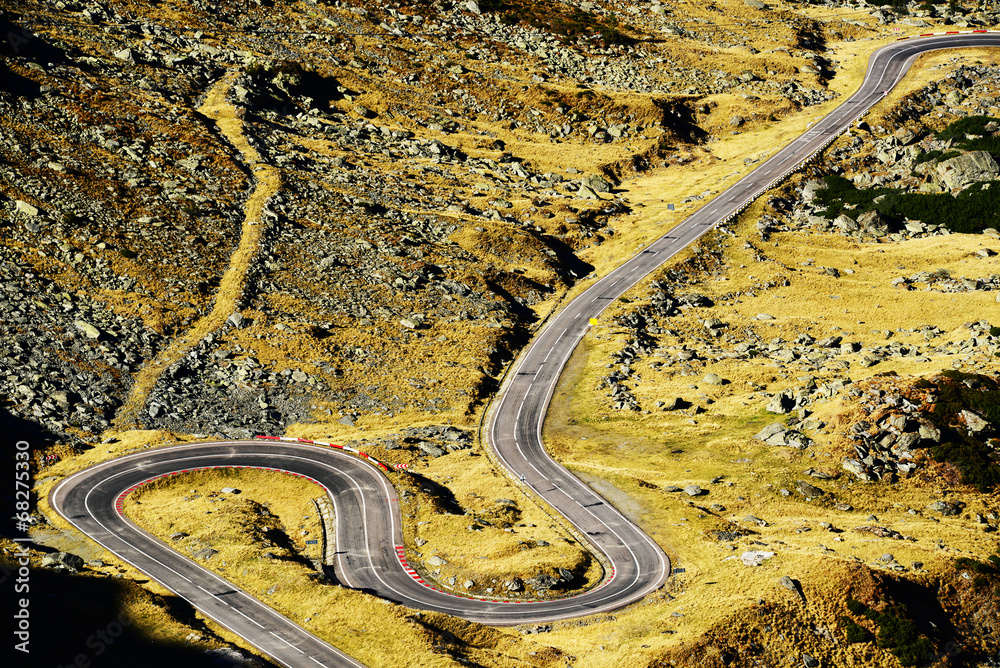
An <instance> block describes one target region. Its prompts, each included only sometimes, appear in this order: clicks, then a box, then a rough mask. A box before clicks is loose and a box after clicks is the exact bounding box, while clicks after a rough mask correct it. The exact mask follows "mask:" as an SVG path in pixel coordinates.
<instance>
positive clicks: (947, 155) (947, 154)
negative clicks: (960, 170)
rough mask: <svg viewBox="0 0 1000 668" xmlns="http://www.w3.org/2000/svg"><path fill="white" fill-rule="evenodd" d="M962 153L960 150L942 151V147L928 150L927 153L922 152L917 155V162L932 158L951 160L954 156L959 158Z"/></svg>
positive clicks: (942, 160)
mask: <svg viewBox="0 0 1000 668" xmlns="http://www.w3.org/2000/svg"><path fill="white" fill-rule="evenodd" d="M960 155H962V154H961V153H959V152H958V151H942V150H940V149H938V150H936V151H927V152H926V153H924V152H921V153H920V154H919V155H918V156H917V160H916V164H918V165H919V164H920V163H922V162H929V161H931V160H937V161H939V162H944V161H945V160H951V159H952V158H957V157H958V156H960Z"/></svg>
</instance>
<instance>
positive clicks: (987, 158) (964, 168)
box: [936, 151, 1000, 190]
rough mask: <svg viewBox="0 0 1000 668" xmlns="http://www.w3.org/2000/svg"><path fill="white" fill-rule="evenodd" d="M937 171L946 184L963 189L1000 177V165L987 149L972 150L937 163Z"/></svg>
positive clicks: (951, 187) (948, 186) (949, 186)
mask: <svg viewBox="0 0 1000 668" xmlns="http://www.w3.org/2000/svg"><path fill="white" fill-rule="evenodd" d="M936 169H937V173H938V176H940V177H941V180H942V181H943V182H944V185H945V186H946V187H947V188H949V189H951V190H954V189H961V188H965V187H968V186H970V185H972V184H973V183H982V182H985V181H995V180H996V179H997V178H998V177H1000V165H997V161H996V160H995V159H994V158H993V156H992V155H990V154H989V153H987V152H986V151H971V152H969V153H963V154H962V155H959V156H956V157H954V158H951V159H949V160H945V161H943V162H939V163H938V164H937V167H936Z"/></svg>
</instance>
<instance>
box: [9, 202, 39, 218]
mask: <svg viewBox="0 0 1000 668" xmlns="http://www.w3.org/2000/svg"><path fill="white" fill-rule="evenodd" d="M14 208H15V209H17V211H18V213H23V214H24V215H26V216H31V217H32V218H34V217H35V216H37V215H38V214H39V211H38V207H36V206H33V205H31V204H28V203H27V202H25V201H24V200H20V199H19V200H16V201H15V202H14Z"/></svg>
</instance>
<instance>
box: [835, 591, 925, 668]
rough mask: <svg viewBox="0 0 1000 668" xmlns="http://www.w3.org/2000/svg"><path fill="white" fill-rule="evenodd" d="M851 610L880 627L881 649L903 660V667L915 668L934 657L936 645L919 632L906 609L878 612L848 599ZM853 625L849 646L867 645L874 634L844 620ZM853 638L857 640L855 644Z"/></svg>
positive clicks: (850, 631) (889, 609)
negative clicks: (863, 643)
mask: <svg viewBox="0 0 1000 668" xmlns="http://www.w3.org/2000/svg"><path fill="white" fill-rule="evenodd" d="M847 608H848V610H850V611H851V612H853V613H854V614H857V615H863V616H864V617H866V618H868V619H870V620H872V621H873V622H875V623H876V624H877V625H878V633H877V637H876V639H877V642H878V646H879V647H882V648H884V649H888V650H889V651H890V652H892V653H893V655H895V657H896V658H897V659H899V663H900V664H901V665H903V666H915V665H917V664H918V663H921V662H923V661H925V660H926V659H927V657H928V656H930V653H931V651H932V650H933V645H932V643H931V641H930V639H928V638H927V637H926V636H924V635H922V634H921V633H920V632H919V630H918V629H917V625H916V623H915V622H914V621H913V620H912V619H910V618H909V617H907V613H906V608H905V607H904V606H902V605H893V606H887V607H885V608H884V609H882V610H881V611H879V610H875V609H874V608H871V607H869V606H867V605H865V604H864V603H861V602H860V601H855V600H853V599H848V601H847ZM845 619H846V621H847V622H849V625H845V630H846V631H847V634H848V642H865V637H866V636H868V637H870V634H869V633H868V631H867V630H866V629H864V628H863V627H862V626H860V625H859V624H857V622H854V621H853V620H851V619H850V618H847V617H841V620H842V621H843V620H845ZM852 638H853V640H852Z"/></svg>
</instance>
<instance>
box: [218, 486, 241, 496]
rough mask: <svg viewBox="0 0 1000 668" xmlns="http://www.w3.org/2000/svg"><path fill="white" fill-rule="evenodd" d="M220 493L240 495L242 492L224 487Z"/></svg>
mask: <svg viewBox="0 0 1000 668" xmlns="http://www.w3.org/2000/svg"><path fill="white" fill-rule="evenodd" d="M219 491H220V492H221V493H223V494H239V493H240V490H238V489H236V488H235V487H223V488H222V489H220V490H219Z"/></svg>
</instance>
